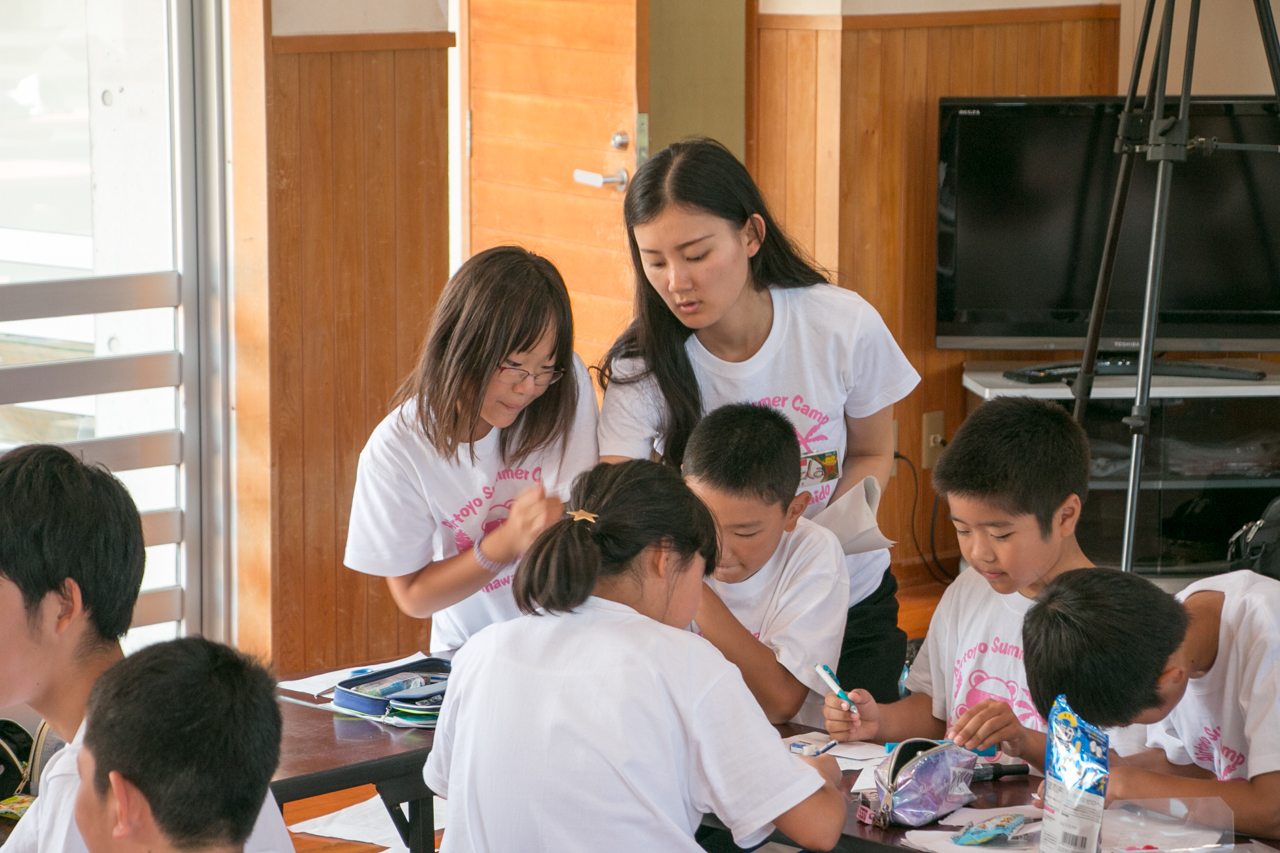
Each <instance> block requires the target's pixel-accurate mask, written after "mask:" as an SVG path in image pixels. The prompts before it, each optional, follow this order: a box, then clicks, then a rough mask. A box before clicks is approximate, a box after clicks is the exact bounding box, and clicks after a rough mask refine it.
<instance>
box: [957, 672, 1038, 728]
mask: <svg viewBox="0 0 1280 853" xmlns="http://www.w3.org/2000/svg"><path fill="white" fill-rule="evenodd" d="M961 694H963V695H961ZM987 699H995V700H997V701H999V702H1003V703H1005V704H1006V705H1008V706H1009V707H1011V708H1013V712H1014V714H1016V715H1017V717H1018V722H1019V723H1022V725H1024V726H1026V727H1027V728H1029V729H1035V730H1036V731H1044V729H1045V724H1044V720H1043V719H1042V718H1041V717H1040V715H1039V714H1038V713H1036V707H1035V704H1034V703H1032V701H1031V694H1030V693H1029V692H1028V691H1027V688H1026V687H1024V686H1023V685H1022V684H1020V683H1019V682H1018V681H1017V680H1015V679H1008V678H1001V677H999V676H998V675H993V674H990V673H988V672H986V671H985V670H981V669H975V670H973V671H972V672H970V673H969V677H968V678H967V679H965V680H964V682H963V683H957V684H956V690H955V695H954V696H952V704H951V719H950V720H949V721H948V722H952V723H954V722H955V721H956V720H958V719H959V718H960V717H962V716H964V715H965V714H966V713H967V712H968V711H969V710H970V709H971V708H974V707H975V706H977V705H979V704H981V703H982V702H983V701H985V700H987Z"/></svg>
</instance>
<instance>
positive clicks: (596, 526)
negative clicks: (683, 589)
mask: <svg viewBox="0 0 1280 853" xmlns="http://www.w3.org/2000/svg"><path fill="white" fill-rule="evenodd" d="M570 505H571V506H573V507H574V508H575V509H578V510H585V511H586V512H585V513H578V516H579V518H580V519H581V520H577V519H575V518H574V517H573V515H571V514H569V513H566V514H565V516H564V517H563V518H561V519H560V520H559V521H557V522H556V523H555V524H553V525H551V526H550V527H548V528H547V529H546V530H544V531H543V532H542V534H541V535H539V536H538V538H537V539H536V540H535V541H534V543H533V545H532V546H530V548H529V550H528V551H526V552H525V555H524V557H523V558H521V560H520V566H519V567H518V568H517V569H516V574H515V579H514V580H513V581H512V584H511V589H512V593H513V594H514V596H515V599H516V605H517V606H518V607H519V608H520V610H521V611H522V612H524V613H539V612H547V613H565V612H568V611H570V610H573V609H574V608H575V607H577V606H578V605H580V604H582V603H583V602H584V601H586V600H587V597H588V596H590V595H591V593H592V591H593V590H594V589H595V586H596V581H597V580H599V579H600V578H605V577H613V576H617V575H623V574H626V573H627V572H629V571H631V570H632V568H633V566H634V561H635V558H636V557H638V556H639V555H640V553H641V552H642V551H644V550H645V549H646V548H648V547H650V546H664V547H667V548H670V549H671V550H672V551H673V552H674V553H675V554H676V555H678V556H679V558H680V560H681V561H682V562H685V563H687V562H688V561H689V560H691V559H692V558H693V556H694V555H695V554H701V555H702V557H703V559H704V560H705V561H706V567H705V571H706V573H707V574H710V573H711V572H713V571H715V567H716V527H715V521H714V520H713V519H712V517H711V512H710V511H709V510H708V509H707V508H706V506H705V505H704V504H703V503H702V501H700V500H698V498H697V496H696V495H694V493H693V492H692V491H690V489H689V487H688V486H687V485H685V482H684V480H682V479H681V478H680V475H679V474H677V473H676V472H675V471H674V470H673V469H671V468H667V467H664V466H662V465H658V464H656V463H654V462H648V461H646V460H632V461H630V462H622V463H619V464H617V465H609V464H607V463H602V464H600V465H597V466H596V467H594V468H592V469H591V470H590V471H587V472H585V473H583V474H581V475H579V477H578V479H577V481H575V482H574V485H573V495H572V497H571V499H570ZM588 514H589V515H594V516H595V518H594V520H593V519H591V518H588V517H587V515H588Z"/></svg>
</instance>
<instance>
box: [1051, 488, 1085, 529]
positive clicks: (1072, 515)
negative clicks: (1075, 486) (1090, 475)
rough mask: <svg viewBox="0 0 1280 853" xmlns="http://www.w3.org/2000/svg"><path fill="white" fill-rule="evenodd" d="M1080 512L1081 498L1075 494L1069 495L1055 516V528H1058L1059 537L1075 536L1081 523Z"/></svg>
mask: <svg viewBox="0 0 1280 853" xmlns="http://www.w3.org/2000/svg"><path fill="white" fill-rule="evenodd" d="M1080 510H1081V504H1080V496H1079V495H1077V494H1075V493H1074V492H1072V493H1071V494H1069V495H1067V499H1066V500H1064V501H1063V502H1062V504H1061V505H1060V506H1059V507H1058V511H1057V512H1055V513H1054V514H1053V518H1054V522H1055V523H1054V527H1056V528H1057V533H1058V536H1060V537H1062V538H1066V537H1068V536H1074V535H1075V532H1076V525H1077V524H1079V523H1080Z"/></svg>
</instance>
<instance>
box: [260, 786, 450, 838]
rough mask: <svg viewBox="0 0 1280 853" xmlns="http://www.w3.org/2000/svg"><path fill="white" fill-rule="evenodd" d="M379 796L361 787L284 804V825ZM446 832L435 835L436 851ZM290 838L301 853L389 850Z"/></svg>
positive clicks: (294, 835) (303, 835) (293, 835)
mask: <svg viewBox="0 0 1280 853" xmlns="http://www.w3.org/2000/svg"><path fill="white" fill-rule="evenodd" d="M377 794H378V792H377V791H376V790H374V787H373V786H372V785H362V786H361V787H359V788H351V789H350V790H346V791H338V792H336V793H333V794H325V795H324V796H322V797H312V798H310V799H308V800H298V801H296V802H292V803H285V806H284V822H285V825H286V826H288V825H291V824H295V823H298V822H299V821H304V820H311V818H313V817H320V816H321V815H326V814H331V813H333V812H336V811H338V810H340V809H345V808H346V807H347V806H354V805H355V804H356V803H362V802H364V801H365V800H367V799H369V798H370V797H374V796H377ZM443 833H444V830H438V831H437V832H436V843H435V847H436V849H437V850H438V849H440V836H441V835H442V834H443ZM289 836H290V837H291V838H292V839H293V849H294V850H296V851H298V853H377V851H379V850H385V849H387V848H385V847H379V846H378V845H376V844H361V843H360V842H358V841H343V840H341V839H338V838H325V837H323V836H320V835H307V834H306V833H302V832H293V831H290V832H289Z"/></svg>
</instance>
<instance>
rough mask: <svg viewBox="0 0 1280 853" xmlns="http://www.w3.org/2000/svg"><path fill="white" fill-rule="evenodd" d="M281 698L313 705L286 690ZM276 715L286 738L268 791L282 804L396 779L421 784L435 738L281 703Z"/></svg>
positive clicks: (419, 731) (429, 733) (422, 731)
mask: <svg viewBox="0 0 1280 853" xmlns="http://www.w3.org/2000/svg"><path fill="white" fill-rule="evenodd" d="M280 694H281V695H282V696H289V697H292V698H296V699H300V700H302V701H311V702H314V701H315V700H314V699H312V698H311V697H309V696H304V695H302V694H298V693H292V692H290V691H286V690H282V691H280ZM280 713H281V716H282V717H283V719H284V733H283V737H282V739H281V743H280V766H279V767H278V768H277V769H276V774H275V777H274V778H273V779H272V781H271V790H272V792H273V793H274V794H275V796H276V800H277V801H279V802H281V803H285V802H289V801H292V800H297V799H302V798H303V797H311V796H315V795H317V794H325V793H329V792H331V791H339V790H343V789H344V788H353V787H356V786H357V785H368V784H370V783H377V782H382V781H385V780H388V779H394V778H398V777H407V776H414V775H416V776H417V777H418V778H419V779H421V777H422V765H423V763H425V762H426V760H427V753H428V752H430V751H431V742H432V739H433V737H434V735H435V732H434V731H433V730H431V729H402V728H396V727H393V726H384V725H382V724H381V723H375V722H373V721H372V720H362V719H357V718H353V717H344V716H340V715H338V714H334V713H332V712H330V711H325V710H320V709H319V708H317V709H314V710H312V709H310V708H304V707H302V706H301V705H295V704H293V703H292V702H281V703H280Z"/></svg>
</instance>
